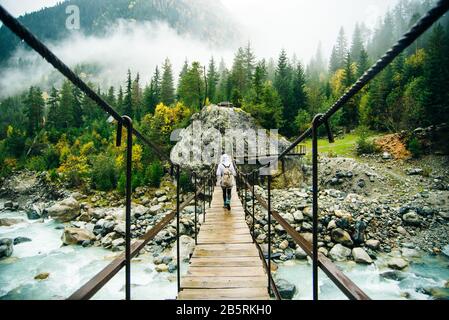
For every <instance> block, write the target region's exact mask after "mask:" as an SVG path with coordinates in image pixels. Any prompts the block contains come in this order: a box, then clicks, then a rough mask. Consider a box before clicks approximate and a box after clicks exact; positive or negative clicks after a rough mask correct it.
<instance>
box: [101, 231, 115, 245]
mask: <svg viewBox="0 0 449 320" xmlns="http://www.w3.org/2000/svg"><path fill="white" fill-rule="evenodd" d="M117 238H118V234H117V233H116V232H110V233H108V234H107V235H105V236H104V237H103V239H101V245H102V246H103V247H105V248H110V247H111V246H112V241H114V240H115V239H117Z"/></svg>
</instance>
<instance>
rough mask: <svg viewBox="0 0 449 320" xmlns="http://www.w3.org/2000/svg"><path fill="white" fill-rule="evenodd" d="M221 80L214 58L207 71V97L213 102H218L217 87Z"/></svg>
mask: <svg viewBox="0 0 449 320" xmlns="http://www.w3.org/2000/svg"><path fill="white" fill-rule="evenodd" d="M219 80H220V76H219V74H218V72H217V70H216V67H215V61H214V57H212V58H211V59H210V61H209V67H208V70H207V97H208V98H209V100H210V101H211V102H216V96H217V85H218V81H219Z"/></svg>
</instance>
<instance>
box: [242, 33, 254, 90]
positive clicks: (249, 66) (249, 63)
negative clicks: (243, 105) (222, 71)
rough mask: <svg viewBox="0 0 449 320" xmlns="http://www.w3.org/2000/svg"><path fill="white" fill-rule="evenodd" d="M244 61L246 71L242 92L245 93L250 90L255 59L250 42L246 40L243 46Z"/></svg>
mask: <svg viewBox="0 0 449 320" xmlns="http://www.w3.org/2000/svg"><path fill="white" fill-rule="evenodd" d="M244 61H245V71H246V80H245V83H246V87H245V90H244V92H243V93H244V94H245V95H246V94H247V93H248V91H249V90H250V87H251V84H252V81H253V74H254V69H255V61H256V56H255V55H254V53H253V50H252V48H251V43H250V42H249V41H248V45H247V46H246V48H245V54H244Z"/></svg>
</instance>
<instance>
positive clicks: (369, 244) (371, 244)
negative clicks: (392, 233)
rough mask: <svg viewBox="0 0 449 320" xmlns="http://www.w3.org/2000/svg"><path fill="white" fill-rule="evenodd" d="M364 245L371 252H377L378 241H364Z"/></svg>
mask: <svg viewBox="0 0 449 320" xmlns="http://www.w3.org/2000/svg"><path fill="white" fill-rule="evenodd" d="M365 245H366V246H367V247H368V248H370V249H372V250H377V249H379V247H380V241H379V240H377V239H369V240H367V241H366V243H365Z"/></svg>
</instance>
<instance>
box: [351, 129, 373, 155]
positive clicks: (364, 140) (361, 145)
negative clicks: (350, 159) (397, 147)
mask: <svg viewBox="0 0 449 320" xmlns="http://www.w3.org/2000/svg"><path fill="white" fill-rule="evenodd" d="M368 135H369V131H368V129H367V128H366V127H360V128H359V129H358V136H359V138H358V139H357V146H356V151H357V154H358V155H362V154H373V153H376V152H378V149H377V147H376V144H375V143H374V142H373V141H369V140H368Z"/></svg>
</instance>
